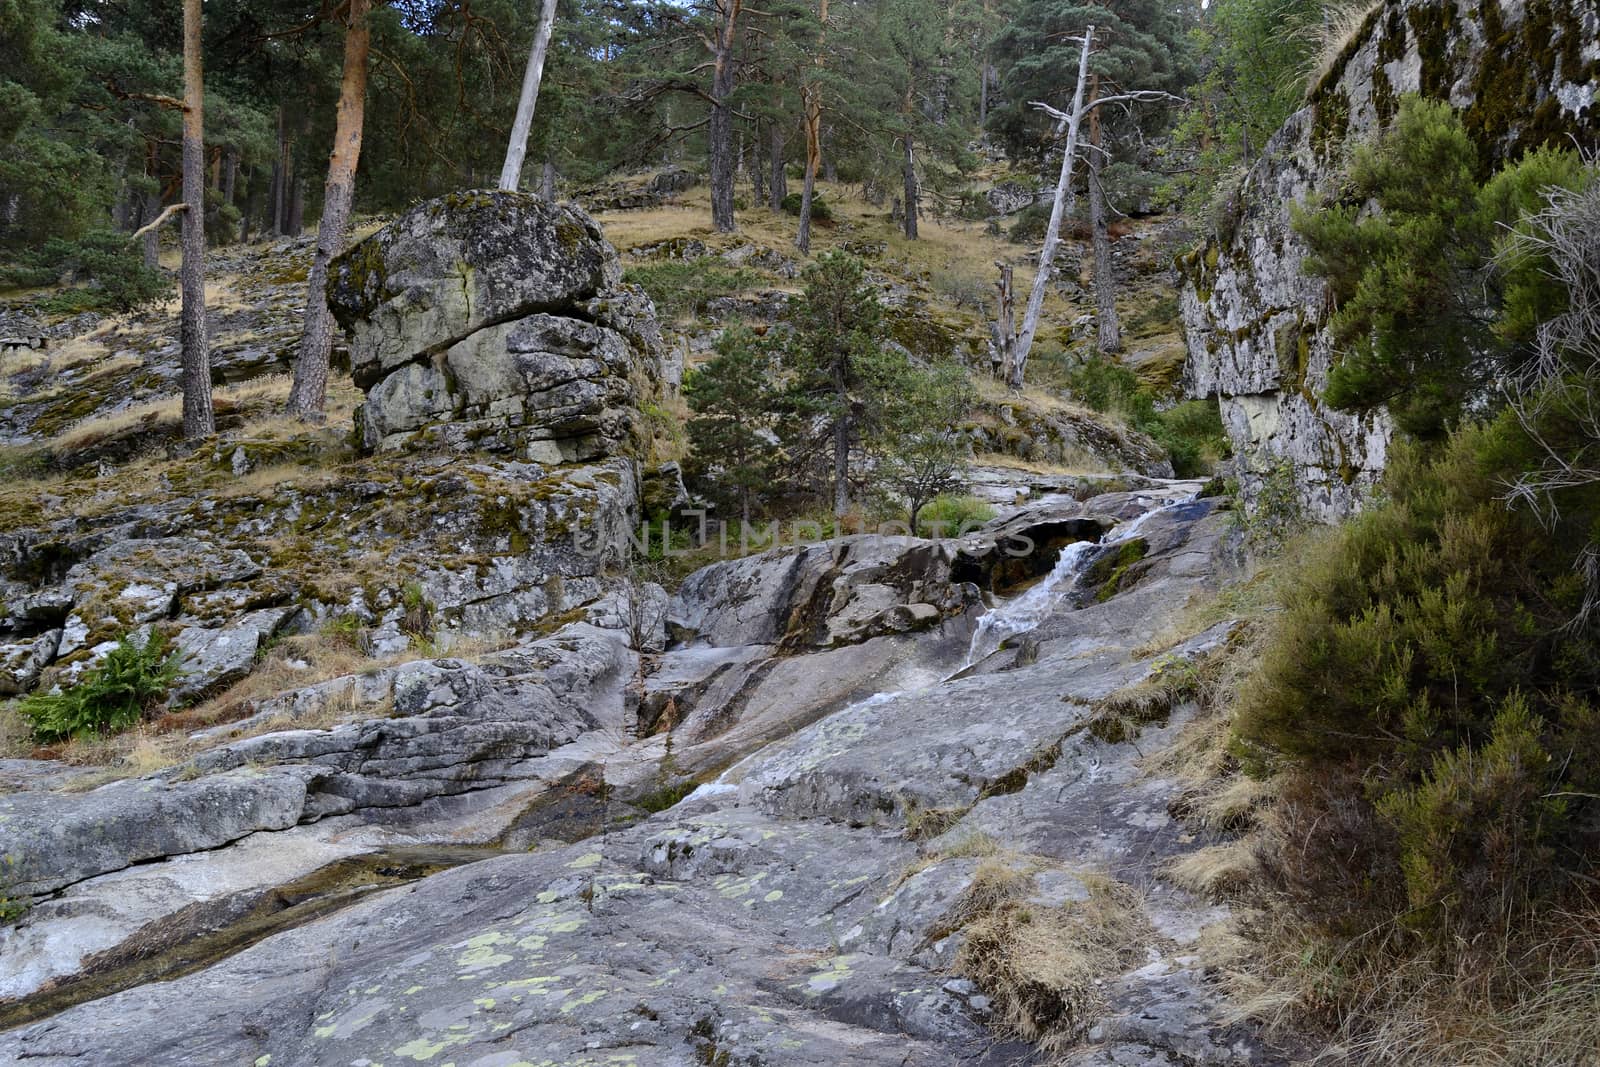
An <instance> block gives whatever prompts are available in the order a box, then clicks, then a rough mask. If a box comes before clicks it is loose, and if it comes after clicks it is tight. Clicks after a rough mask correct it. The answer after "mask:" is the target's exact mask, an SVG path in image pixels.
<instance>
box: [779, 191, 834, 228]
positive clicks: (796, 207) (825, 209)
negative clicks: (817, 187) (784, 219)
mask: <svg viewBox="0 0 1600 1067" xmlns="http://www.w3.org/2000/svg"><path fill="white" fill-rule="evenodd" d="M779 206H780V207H782V208H783V213H784V214H785V215H794V216H796V217H799V215H800V194H799V193H790V194H789V195H788V196H786V197H784V198H783V201H782V202H781V203H780V204H779ZM811 218H812V221H814V222H832V221H833V208H831V207H829V206H828V202H827V201H826V200H824V199H823V198H822V197H820V196H818V195H816V194H815V193H813V194H812V196H811Z"/></svg>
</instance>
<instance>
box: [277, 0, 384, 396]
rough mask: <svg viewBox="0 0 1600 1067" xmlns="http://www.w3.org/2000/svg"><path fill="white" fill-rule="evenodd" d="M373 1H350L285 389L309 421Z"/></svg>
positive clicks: (352, 173)
mask: <svg viewBox="0 0 1600 1067" xmlns="http://www.w3.org/2000/svg"><path fill="white" fill-rule="evenodd" d="M371 8H372V0H350V13H349V18H350V22H349V25H348V26H347V27H346V29H345V33H344V74H343V78H342V79H341V81H340V83H339V110H338V117H337V120H336V121H335V124H334V134H333V153H332V154H331V155H330V156H329V158H328V183H327V186H326V191H325V192H324V194H323V199H322V221H321V222H320V223H319V224H318V226H317V251H316V255H315V257H314V258H313V259H312V261H311V274H310V277H309V278H308V279H307V285H308V291H307V293H306V318H305V331H304V333H303V334H302V336H301V339H300V354H299V356H298V357H297V358H296V359H295V364H294V384H293V385H292V386H291V387H290V389H289V405H288V411H289V414H290V415H293V416H295V417H296V418H299V419H303V420H305V421H308V422H313V421H314V422H320V421H321V420H322V411H323V405H324V403H325V401H326V399H327V393H328V351H329V349H330V348H332V346H333V317H332V316H331V315H329V314H328V292H327V283H328V262H329V261H330V260H331V259H333V257H334V256H336V255H338V254H339V252H340V250H341V249H343V247H344V239H345V231H346V230H347V229H348V228H349V224H350V205H351V202H352V200H353V199H354V197H355V179H356V166H357V164H358V163H359V162H360V160H361V132H362V125H363V123H364V121H365V116H366V95H367V56H368V53H369V52H370V50H371V44H372V29H371V26H370V24H369V22H368V19H367V12H368V11H370V10H371Z"/></svg>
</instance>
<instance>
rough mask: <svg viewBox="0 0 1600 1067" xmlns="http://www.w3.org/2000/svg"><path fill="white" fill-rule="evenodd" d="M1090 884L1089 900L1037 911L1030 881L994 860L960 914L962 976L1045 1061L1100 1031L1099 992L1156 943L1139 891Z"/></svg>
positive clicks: (1110, 882)
mask: <svg viewBox="0 0 1600 1067" xmlns="http://www.w3.org/2000/svg"><path fill="white" fill-rule="evenodd" d="M1083 880H1084V883H1085V885H1086V886H1087V888H1088V890H1089V899H1088V900H1085V901H1082V902H1078V903H1073V904H1068V905H1066V906H1064V907H1059V908H1057V907H1037V906H1032V905H1029V904H1028V903H1027V902H1026V897H1027V893H1028V888H1029V886H1030V885H1031V882H1032V878H1031V875H1029V874H1028V873H1027V872H1026V871H1021V870H1018V869H1017V868H1016V867H1015V866H1014V865H1012V864H1009V863H1007V862H1005V861H1003V860H1000V859H998V858H996V859H989V860H985V861H984V862H983V863H982V864H980V865H979V867H978V870H977V872H976V873H975V874H974V876H973V880H972V884H971V886H969V887H968V889H967V893H966V895H965V896H964V897H963V898H962V901H961V904H960V905H959V912H960V914H961V916H962V918H963V919H964V920H965V921H964V923H963V931H964V934H965V940H964V942H963V944H962V947H961V952H960V954H959V955H958V957H957V959H956V969H957V970H958V971H959V972H960V973H962V974H964V975H967V976H968V977H970V978H971V979H972V980H973V981H974V982H976V983H977V984H978V986H979V988H981V989H982V990H983V991H984V992H985V993H986V994H987V995H988V996H989V998H990V1000H991V1001H993V1003H994V1013H995V1020H996V1022H997V1024H998V1029H1000V1030H1002V1031H1006V1032H1009V1033H1011V1034H1014V1035H1015V1036H1017V1037H1019V1038H1022V1039H1023V1040H1026V1041H1030V1042H1032V1043H1034V1044H1036V1045H1038V1046H1040V1048H1041V1049H1042V1050H1043V1051H1044V1052H1045V1054H1046V1055H1053V1054H1058V1053H1060V1052H1062V1051H1064V1050H1065V1049H1066V1048H1067V1047H1068V1046H1069V1045H1070V1044H1071V1043H1072V1042H1073V1041H1074V1040H1075V1039H1076V1038H1077V1037H1078V1036H1079V1035H1080V1034H1081V1033H1082V1032H1083V1030H1084V1029H1085V1028H1086V1027H1087V1026H1088V1025H1089V1024H1090V1022H1092V1020H1093V1019H1094V1017H1095V1015H1096V1013H1097V1011H1098V1010H1099V1008H1100V1006H1101V1004H1102V1002H1103V993H1102V986H1101V984H1100V983H1101V982H1103V981H1104V980H1105V979H1106V978H1107V977H1108V976H1112V975H1116V974H1119V973H1122V972H1123V971H1125V970H1126V969H1128V968H1129V967H1130V966H1133V965H1135V964H1136V963H1137V962H1138V961H1139V960H1141V959H1142V958H1143V947H1142V946H1143V944H1144V943H1145V942H1146V940H1147V939H1148V937H1149V936H1150V930H1149V928H1148V925H1147V923H1146V921H1145V918H1144V913H1143V909H1142V907H1141V902H1140V898H1139V895H1138V893H1137V892H1136V891H1135V890H1134V889H1133V888H1132V887H1130V886H1127V885H1125V884H1123V883H1121V882H1117V881H1115V880H1114V879H1111V878H1109V877H1105V876H1090V877H1084V879H1083Z"/></svg>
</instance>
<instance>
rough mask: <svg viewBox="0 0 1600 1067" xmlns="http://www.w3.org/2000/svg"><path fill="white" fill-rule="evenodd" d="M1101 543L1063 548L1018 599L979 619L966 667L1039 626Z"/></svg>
mask: <svg viewBox="0 0 1600 1067" xmlns="http://www.w3.org/2000/svg"><path fill="white" fill-rule="evenodd" d="M1098 547H1100V546H1099V542H1097V541H1076V542H1074V543H1072V544H1070V545H1068V546H1067V547H1065V548H1063V549H1062V550H1061V558H1060V559H1058V560H1056V565H1055V566H1054V567H1051V568H1050V573H1049V574H1047V575H1045V576H1044V578H1042V579H1041V580H1040V581H1039V582H1038V583H1036V584H1035V585H1033V586H1031V587H1030V588H1029V589H1028V590H1027V591H1026V592H1025V593H1023V594H1022V595H1021V596H1019V597H1017V598H1016V599H1015V600H1009V601H1007V602H1006V603H1004V604H1001V605H1000V606H999V607H997V608H995V609H994V610H993V611H990V612H986V613H985V614H984V615H983V617H982V618H980V619H979V620H978V628H977V629H976V630H975V631H973V634H972V647H971V648H969V649H968V650H967V662H966V663H965V664H964V665H963V666H962V669H963V670H965V669H966V668H967V667H970V666H972V665H973V664H974V663H976V662H978V661H979V660H981V659H983V658H984V657H985V656H987V655H989V654H991V653H992V652H994V651H996V650H997V649H998V648H999V647H1000V646H1001V645H1003V644H1005V642H1006V639H1007V638H1011V637H1015V636H1016V635H1018V634H1021V633H1027V632H1028V631H1029V630H1031V629H1033V628H1034V627H1035V626H1038V625H1039V624H1040V623H1041V622H1043V621H1044V620H1045V616H1047V615H1049V614H1050V609H1051V608H1053V607H1055V605H1056V601H1057V600H1058V599H1059V598H1060V597H1061V596H1062V595H1063V594H1065V593H1066V592H1067V591H1068V590H1070V589H1071V588H1072V587H1073V586H1074V585H1076V584H1077V581H1078V572H1079V571H1080V570H1082V569H1083V565H1084V563H1085V561H1086V560H1087V559H1088V558H1089V554H1090V553H1091V552H1092V551H1094V550H1095V549H1096V548H1098Z"/></svg>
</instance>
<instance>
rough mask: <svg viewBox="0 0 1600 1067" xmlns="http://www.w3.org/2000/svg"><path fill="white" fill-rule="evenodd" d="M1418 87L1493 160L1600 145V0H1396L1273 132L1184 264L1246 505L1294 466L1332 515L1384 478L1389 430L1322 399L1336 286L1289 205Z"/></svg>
mask: <svg viewBox="0 0 1600 1067" xmlns="http://www.w3.org/2000/svg"><path fill="white" fill-rule="evenodd" d="M1406 93H1420V94H1422V95H1424V96H1427V97H1430V98H1434V99H1442V100H1447V101H1449V103H1450V104H1451V105H1452V106H1454V107H1456V108H1459V109H1461V110H1462V112H1463V118H1464V120H1465V122H1466V125H1467V128H1468V130H1469V131H1470V132H1471V133H1472V134H1473V136H1474V138H1475V139H1476V140H1477V141H1478V144H1479V148H1480V150H1481V153H1482V157H1483V159H1484V162H1485V164H1486V165H1493V164H1496V163H1499V162H1503V161H1505V160H1508V159H1513V158H1516V157H1517V156H1518V155H1520V154H1521V153H1522V152H1523V151H1525V150H1527V149H1529V148H1532V147H1535V146H1538V145H1541V144H1552V143H1565V142H1567V140H1568V138H1569V137H1571V136H1576V137H1578V138H1579V139H1580V141H1583V142H1585V143H1590V144H1593V143H1595V142H1596V141H1597V140H1600V11H1597V10H1596V9H1595V6H1594V4H1593V3H1592V0H1527V2H1525V3H1509V2H1507V3H1503V2H1502V0H1461V2H1457V0H1388V2H1387V3H1385V4H1383V5H1381V6H1379V7H1378V8H1376V9H1374V11H1373V12H1372V14H1371V15H1370V16H1369V17H1368V18H1367V19H1366V20H1365V21H1364V22H1363V23H1362V25H1361V27H1360V28H1359V29H1358V30H1357V32H1356V33H1355V34H1353V35H1352V37H1351V39H1350V41H1349V43H1348V44H1347V45H1346V46H1345V48H1344V50H1343V51H1342V52H1341V53H1340V54H1339V55H1338V56H1337V57H1335V59H1334V61H1333V62H1332V64H1330V66H1329V68H1328V71H1327V73H1326V74H1325V75H1324V77H1323V78H1322V79H1321V80H1320V81H1319V82H1318V83H1317V84H1316V85H1315V86H1313V87H1312V90H1311V92H1310V93H1309V95H1308V97H1307V102H1306V105H1305V106H1304V107H1303V108H1301V109H1300V110H1299V111H1298V112H1296V113H1295V114H1294V115H1292V116H1290V118H1289V120H1288V121H1287V122H1286V123H1285V124H1284V126H1283V128H1282V129H1280V130H1279V131H1278V132H1277V133H1276V134H1275V135H1274V136H1273V137H1272V139H1271V140H1270V141H1269V142H1268V144H1267V146H1266V149H1265V151H1264V152H1263V153H1262V155H1261V158H1260V159H1259V160H1258V161H1257V162H1256V164H1255V165H1254V167H1252V168H1251V170H1250V172H1249V174H1248V175H1247V176H1246V177H1245V179H1244V183H1243V185H1242V187H1241V188H1240V189H1239V191H1238V193H1237V195H1236V196H1235V197H1234V198H1233V200H1234V205H1233V209H1232V211H1231V213H1229V215H1228V217H1226V218H1224V219H1223V220H1222V222H1221V225H1220V226H1219V232H1218V233H1217V234H1216V235H1214V236H1213V237H1212V238H1211V239H1210V241H1208V243H1207V244H1206V246H1205V247H1204V248H1203V249H1201V250H1198V251H1196V252H1195V253H1194V254H1192V255H1190V256H1186V257H1182V258H1181V259H1180V262H1179V265H1180V268H1181V269H1182V271H1183V274H1184V286H1183V295H1182V301H1181V305H1182V312H1183V320H1184V327H1185V335H1186V336H1185V340H1186V342H1187V346H1188V351H1189V358H1188V365H1187V367H1186V369H1185V375H1184V378H1185V386H1186V388H1187V390H1188V392H1189V393H1190V395H1192V396H1216V397H1218V399H1219V400H1220V402H1221V406H1222V419H1223V423H1224V425H1225V426H1226V428H1227V431H1228V435H1229V437H1230V438H1231V439H1232V441H1233V445H1234V453H1235V455H1237V456H1239V457H1241V460H1242V462H1241V469H1240V485H1241V489H1242V492H1243V496H1244V498H1245V501H1246V503H1247V505H1249V504H1251V503H1252V502H1253V500H1254V499H1255V497H1256V496H1257V495H1258V494H1259V490H1260V488H1261V485H1262V484H1263V481H1264V479H1265V478H1267V477H1268V475H1269V474H1270V472H1272V471H1274V470H1276V469H1278V467H1279V466H1280V464H1281V463H1282V462H1283V461H1284V460H1287V461H1289V462H1290V463H1292V464H1293V467H1294V472H1295V477H1296V481H1297V489H1298V493H1299V497H1300V504H1301V507H1302V508H1303V510H1304V511H1305V512H1306V513H1307V514H1308V515H1309V516H1311V517H1316V518H1320V519H1325V520H1332V519H1337V518H1339V517H1341V516H1343V515H1346V514H1349V513H1350V512H1352V511H1354V510H1356V509H1357V508H1359V506H1360V504H1361V501H1362V499H1363V498H1364V497H1365V495H1366V493H1367V491H1368V490H1369V489H1370V488H1371V486H1372V485H1373V484H1374V483H1375V482H1376V480H1377V478H1378V476H1379V475H1380V474H1381V473H1382V471H1383V468H1384V464H1385V461H1386V458H1387V453H1388V446H1389V441H1390V438H1391V436H1392V434H1393V427H1392V424H1391V422H1390V420H1389V417H1388V415H1387V414H1386V413H1385V412H1383V411H1381V410H1380V411H1377V412H1373V413H1371V414H1367V415H1356V414H1351V413H1347V412H1342V411H1336V410H1333V409H1331V408H1329V407H1328V406H1327V405H1326V404H1325V403H1324V402H1323V401H1322V399H1321V398H1322V392H1323V389H1324V388H1325V387H1326V385H1327V377H1328V372H1329V370H1330V369H1331V367H1332V366H1333V365H1334V363H1335V362H1336V360H1337V358H1338V354H1337V352H1336V351H1335V350H1334V345H1333V341H1332V339H1331V337H1330V336H1329V334H1328V332H1327V329H1326V324H1327V321H1328V317H1329V315H1330V314H1331V311H1332V305H1331V303H1330V300H1329V295H1328V291H1327V287H1326V285H1325V284H1324V283H1323V281H1322V280H1321V279H1320V278H1315V277H1311V276H1309V275H1307V274H1306V272H1305V269H1304V264H1305V261H1306V257H1307V255H1308V252H1309V250H1308V249H1307V247H1306V245H1305V242H1304V241H1303V240H1302V239H1301V238H1300V236H1299V235H1298V234H1296V233H1295V232H1294V230H1293V228H1292V226H1291V224H1290V212H1291V206H1292V205H1295V204H1304V203H1305V202H1306V199H1307V197H1308V196H1309V195H1311V194H1314V193H1315V194H1328V193H1332V192H1334V191H1335V189H1336V186H1337V184H1338V182H1339V181H1340V179H1341V173H1342V167H1343V163H1344V159H1345V157H1346V154H1347V152H1348V150H1349V148H1350V147H1351V146H1352V145H1354V144H1357V143H1360V142H1362V141H1364V140H1367V139H1370V138H1371V137H1373V136H1374V135H1375V134H1376V133H1377V132H1378V131H1379V130H1381V129H1382V128H1383V126H1384V125H1385V124H1386V123H1387V122H1388V121H1389V120H1390V119H1391V118H1392V116H1393V115H1394V113H1395V111H1396V109H1397V107H1398V98H1399V96H1401V95H1403V94H1406Z"/></svg>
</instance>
